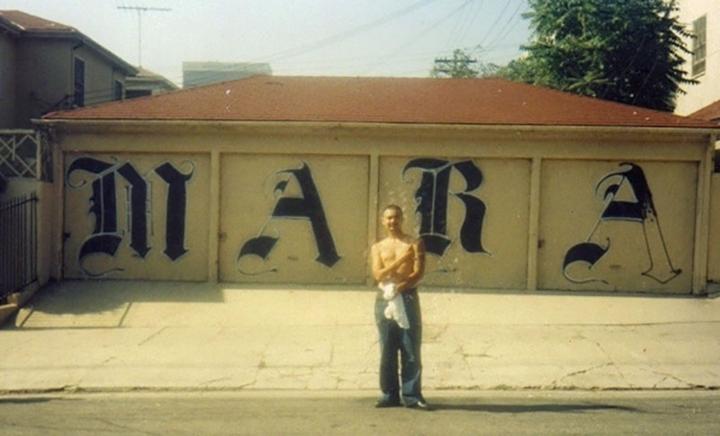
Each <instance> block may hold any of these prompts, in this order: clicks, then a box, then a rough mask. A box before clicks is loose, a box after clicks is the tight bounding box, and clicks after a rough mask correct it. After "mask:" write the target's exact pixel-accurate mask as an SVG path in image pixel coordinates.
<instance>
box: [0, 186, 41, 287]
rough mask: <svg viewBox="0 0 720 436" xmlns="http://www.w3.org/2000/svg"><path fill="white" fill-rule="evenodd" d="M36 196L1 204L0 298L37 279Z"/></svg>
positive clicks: (27, 196) (25, 196) (24, 196)
mask: <svg viewBox="0 0 720 436" xmlns="http://www.w3.org/2000/svg"><path fill="white" fill-rule="evenodd" d="M37 202H38V198H37V195H36V194H35V193H34V192H33V193H31V194H28V195H23V196H19V197H15V198H13V199H10V200H7V201H4V202H2V203H0V299H4V298H5V297H7V296H8V295H9V294H11V293H13V292H15V291H18V290H20V289H22V288H23V287H24V286H26V285H29V284H30V283H32V282H34V281H36V280H37V242H38V241H37Z"/></svg>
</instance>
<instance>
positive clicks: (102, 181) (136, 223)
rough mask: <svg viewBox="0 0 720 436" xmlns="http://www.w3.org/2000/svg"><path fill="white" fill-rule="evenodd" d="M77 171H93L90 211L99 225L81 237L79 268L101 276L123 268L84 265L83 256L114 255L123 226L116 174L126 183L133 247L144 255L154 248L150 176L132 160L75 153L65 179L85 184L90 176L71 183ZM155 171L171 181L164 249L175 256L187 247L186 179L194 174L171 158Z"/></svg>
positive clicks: (87, 272) (74, 186) (170, 255)
mask: <svg viewBox="0 0 720 436" xmlns="http://www.w3.org/2000/svg"><path fill="white" fill-rule="evenodd" d="M75 172H85V173H89V174H90V175H91V176H92V177H93V180H92V184H91V187H92V195H91V197H90V200H89V201H90V210H89V213H90V214H91V215H93V217H94V220H95V226H94V229H93V232H92V233H91V234H90V236H88V237H87V239H85V241H84V242H83V243H82V245H81V247H80V250H79V252H78V264H79V265H80V269H81V270H82V271H83V273H85V274H86V275H88V276H91V277H99V276H102V275H105V274H108V273H110V272H113V271H122V270H123V269H122V268H112V269H109V270H106V271H102V272H92V271H89V270H88V269H87V268H85V267H84V265H83V261H84V260H85V258H86V257H87V256H90V255H93V254H105V255H108V256H115V255H116V253H117V250H118V248H119V246H120V243H121V242H122V240H123V237H124V234H125V232H123V231H121V230H119V229H118V224H117V222H118V217H117V214H118V212H117V193H116V177H115V175H116V174H119V175H120V176H121V177H122V178H123V179H124V180H125V181H126V182H127V184H128V187H127V216H128V219H127V233H129V234H130V248H132V250H133V251H134V252H135V254H136V255H137V256H138V257H140V258H143V259H144V258H145V257H146V256H147V254H148V252H149V251H150V246H149V240H148V239H149V238H148V221H149V219H148V216H149V215H150V214H151V210H150V206H149V198H150V195H149V194H150V192H149V191H150V188H149V186H150V184H149V182H148V180H147V177H146V176H142V175H141V174H140V173H139V172H138V171H137V169H136V168H135V167H134V166H133V165H132V164H131V163H129V162H124V163H118V162H105V161H102V160H100V159H95V158H91V157H81V158H78V159H75V160H74V161H73V162H72V163H71V164H70V166H69V167H68V170H67V173H66V183H67V185H68V186H69V187H71V188H73V189H79V188H81V187H83V186H84V185H85V184H86V183H87V181H86V180H84V179H82V180H81V182H80V183H78V184H73V183H72V182H71V176H72V175H73V173H75ZM155 172H156V173H157V174H158V175H159V176H160V177H161V178H162V179H163V180H164V181H165V182H166V183H167V184H168V191H169V193H168V198H167V212H166V213H167V222H166V230H165V233H166V248H165V254H166V255H167V256H168V257H169V258H170V259H172V260H176V259H177V258H179V257H180V256H181V255H182V254H184V253H185V252H187V249H185V247H184V238H185V209H186V189H185V185H186V183H187V181H188V180H189V179H190V178H191V177H192V173H193V171H192V170H191V171H190V173H189V174H182V173H180V172H179V171H178V170H177V169H175V168H174V167H173V166H172V165H171V164H169V163H164V164H162V165H160V166H159V167H158V168H156V169H155Z"/></svg>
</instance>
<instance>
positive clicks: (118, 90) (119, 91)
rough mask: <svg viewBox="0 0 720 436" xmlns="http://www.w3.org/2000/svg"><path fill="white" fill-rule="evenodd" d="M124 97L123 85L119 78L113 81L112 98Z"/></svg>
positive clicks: (120, 98) (119, 98)
mask: <svg viewBox="0 0 720 436" xmlns="http://www.w3.org/2000/svg"><path fill="white" fill-rule="evenodd" d="M123 98H125V87H124V86H123V83H122V82H121V81H119V80H115V81H114V82H113V100H122V99H123Z"/></svg>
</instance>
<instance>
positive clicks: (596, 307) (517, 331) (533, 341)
mask: <svg viewBox="0 0 720 436" xmlns="http://www.w3.org/2000/svg"><path fill="white" fill-rule="evenodd" d="M373 301H374V291H372V290H370V289H367V288H360V287H356V288H350V287H346V288H338V287H320V286H317V287H313V288H312V289H308V288H307V287H306V288H299V287H298V288H294V289H288V288H284V289H279V288H277V287H275V288H270V287H249V286H243V287H240V286H238V285H232V284H227V285H207V284H196V283H168V282H131V281H97V282H94V281H67V282H63V283H61V284H55V285H53V286H50V287H48V288H46V289H44V290H42V291H40V292H39V293H38V294H37V295H36V296H35V298H34V299H33V300H32V301H31V302H30V303H29V305H27V306H26V307H25V308H23V309H21V310H20V312H19V313H18V314H17V317H16V319H14V320H12V321H10V322H8V323H7V324H6V325H5V326H4V327H3V328H2V330H0V350H2V352H0V392H5V393H8V392H28V391H30V392H34V391H47V390H57V389H69V390H72V389H81V390H90V391H95V390H99V391H120V390H130V389H157V390H195V389H214V390H233V389H248V390H251V389H257V390H266V389H298V390H300V389H303V390H307V389H309V390H335V389H347V390H365V389H367V390H376V389H377V377H378V376H377V365H378V363H377V362H378V345H377V333H376V330H375V326H374V321H373V318H372V316H373V315H372V313H373V312H372V306H373ZM421 304H422V310H423V316H424V332H423V336H424V342H423V363H424V377H423V383H424V386H425V388H426V389H483V390H486V389H529V388H530V389H710V388H712V389H715V388H720V299H718V298H682V297H667V298H660V297H649V296H608V295H605V296H590V295H588V296H584V295H580V296H579V295H577V294H574V295H550V294H541V293H533V294H509V293H450V292H435V291H428V290H426V291H424V292H423V291H422V290H421Z"/></svg>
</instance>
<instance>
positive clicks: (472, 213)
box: [402, 159, 487, 256]
mask: <svg viewBox="0 0 720 436" xmlns="http://www.w3.org/2000/svg"><path fill="white" fill-rule="evenodd" d="M412 169H419V170H420V171H421V174H422V177H421V179H420V186H419V187H418V189H417V191H415V201H416V203H417V208H416V210H415V211H416V212H417V213H418V215H419V216H420V237H421V238H422V239H423V241H424V242H425V247H426V248H427V251H428V252H430V253H433V254H436V255H438V256H442V255H443V254H445V251H446V250H447V248H448V246H449V245H450V243H451V239H450V238H449V237H448V229H447V213H448V212H447V209H448V194H451V195H452V196H453V197H455V198H457V199H459V200H460V201H462V203H463V205H464V206H465V217H464V219H463V224H462V226H461V228H460V244H461V245H462V247H463V249H465V251H467V252H469V253H487V251H486V250H485V248H484V247H483V244H482V228H483V221H484V219H485V211H486V207H485V203H484V202H483V201H482V200H480V199H479V198H477V197H475V196H473V195H471V194H470V192H472V191H474V190H476V189H477V188H478V187H480V184H482V181H483V175H482V172H481V171H480V168H478V167H477V166H476V165H475V164H474V163H473V161H471V160H464V161H460V162H449V161H447V160H441V159H414V160H411V161H410V162H408V163H407V165H405V168H403V171H402V175H403V179H404V178H405V174H406V173H407V172H408V171H409V170H412ZM453 169H455V170H456V171H457V172H458V173H459V174H460V175H461V176H462V177H463V179H464V181H465V190H464V191H462V192H450V175H451V173H452V170H453Z"/></svg>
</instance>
